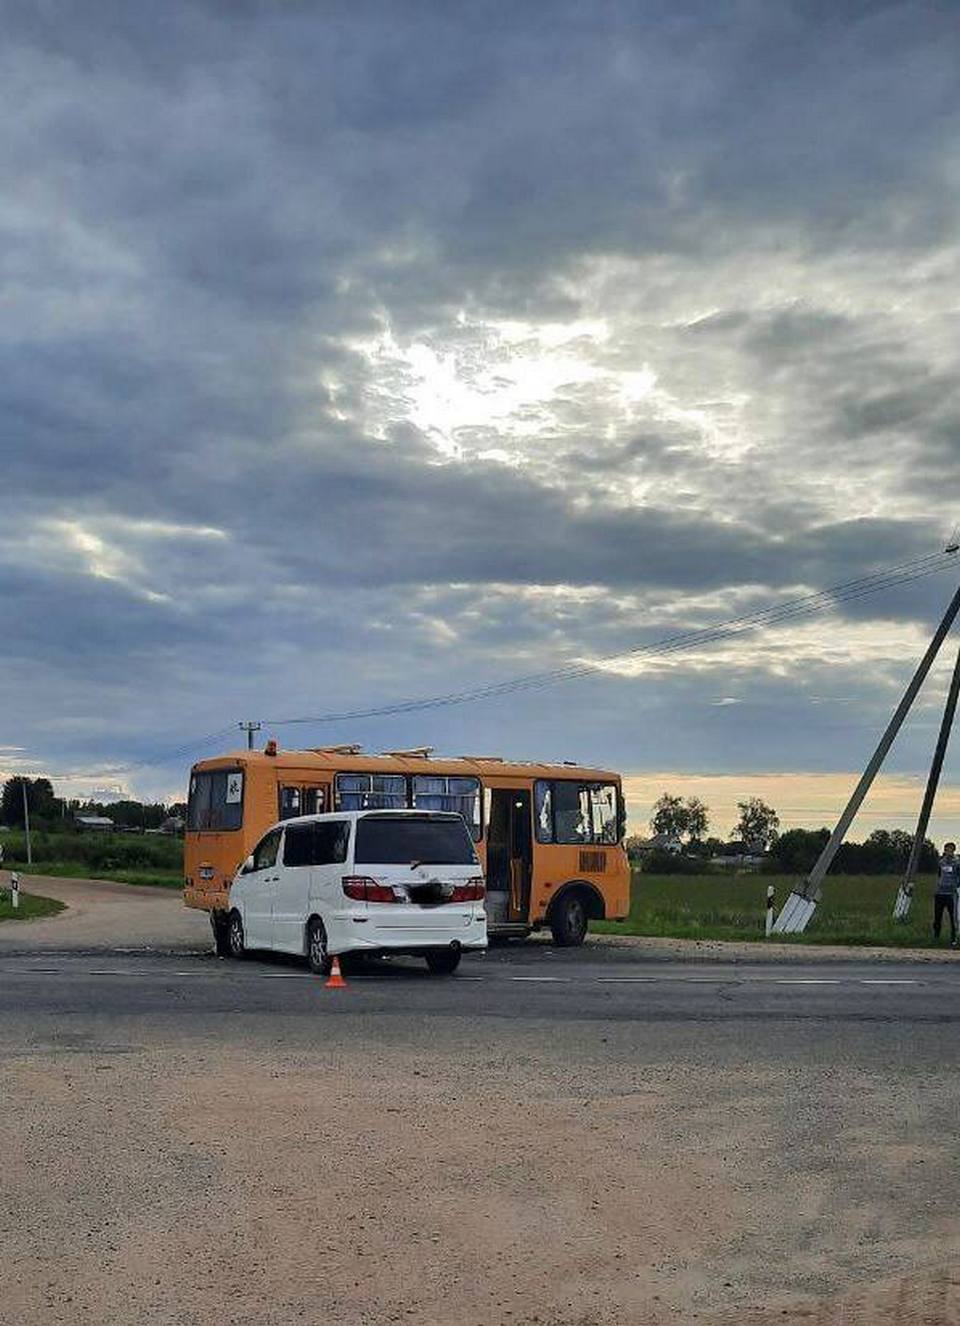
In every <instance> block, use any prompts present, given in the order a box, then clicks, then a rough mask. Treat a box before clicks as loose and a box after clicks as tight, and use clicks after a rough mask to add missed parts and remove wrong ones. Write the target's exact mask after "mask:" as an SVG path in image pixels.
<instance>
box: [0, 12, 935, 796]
mask: <svg viewBox="0 0 960 1326" xmlns="http://www.w3.org/2000/svg"><path fill="white" fill-rule="evenodd" d="M4 8H5V18H6V22H5V34H6V38H7V40H6V42H5V46H4V51H3V54H2V56H0V61H2V69H0V72H2V78H0V97H2V98H3V99H4V100H5V102H6V107H5V109H6V114H5V116H4V124H5V126H6V128H5V133H4V135H3V138H2V143H0V152H2V164H3V167H4V173H5V177H6V178H7V180H8V181H10V182H11V187H9V188H8V189H7V190H6V191H5V195H4V199H3V201H2V203H0V230H2V239H3V249H2V251H3V255H4V257H3V264H4V281H3V310H4V316H3V319H2V323H0V327H2V340H0V355H2V359H3V363H2V370H3V371H2V374H0V401H2V412H3V415H2V417H3V424H2V434H0V437H2V456H0V590H2V601H3V604H4V621H5V629H4V631H3V634H2V643H0V651H2V658H0V677H2V679H3V680H2V683H0V695H2V699H3V713H4V720H5V721H4V728H3V732H2V733H0V735H2V736H3V739H4V742H5V743H7V746H5V748H4V749H3V750H2V751H0V758H2V757H3V756H5V755H6V754H7V753H8V751H9V753H10V754H12V755H15V756H16V758H17V760H18V761H19V760H21V759H22V760H25V761H27V762H29V764H30V766H31V767H35V768H38V769H39V768H47V769H51V770H56V769H60V770H63V769H71V770H73V769H80V768H87V769H90V770H94V769H100V768H103V767H105V766H113V765H117V764H120V765H126V764H139V763H140V762H146V763H144V764H143V765H142V767H139V768H138V769H137V771H136V773H135V774H131V778H133V780H134V782H135V785H136V786H137V788H138V789H140V790H142V791H143V792H145V793H150V792H152V791H167V790H168V789H170V788H171V787H173V786H177V785H178V782H179V781H182V778H183V766H184V763H185V762H187V758H188V757H183V756H177V757H176V758H174V759H171V760H168V761H166V762H163V761H161V762H160V763H159V764H155V763H153V761H154V760H155V757H156V755H157V754H158V753H160V752H163V751H164V750H167V749H172V748H175V747H180V746H186V745H188V744H189V743H190V742H191V741H196V740H197V739H198V738H199V737H201V736H202V735H203V734H206V733H209V732H211V731H214V730H217V729H221V728H227V727H230V726H231V725H232V724H235V723H236V722H237V720H239V719H241V718H244V717H257V716H265V717H268V716H282V715H284V714H288V713H291V712H293V713H309V712H317V711H325V710H331V709H336V708H346V709H350V708H357V707H363V706H365V705H371V704H374V703H381V702H389V701H391V700H396V699H400V698H405V697H408V696H417V695H424V694H430V693H433V692H449V691H452V690H456V689H459V688H461V687H471V686H475V685H478V684H483V683H485V682H496V681H498V680H502V679H504V678H507V677H510V676H513V675H516V674H518V673H524V672H530V671H540V670H547V669H551V668H555V667H563V666H565V665H567V664H569V663H584V664H585V665H586V669H587V675H586V676H584V677H583V678H582V679H580V680H578V681H575V682H570V683H566V684H565V685H564V686H563V687H562V688H558V689H556V690H544V691H540V692H537V693H535V694H530V695H527V696H525V697H523V698H522V699H521V700H520V701H519V702H518V700H517V699H516V698H513V699H509V698H508V699H502V700H491V701H486V702H483V703H475V704H472V705H470V706H465V707H462V708H458V709H445V710H438V711H436V712H435V713H431V714H423V715H420V716H416V715H411V716H408V717H395V718H392V719H390V720H385V721H380V722H377V723H375V724H374V723H368V724H364V725H360V727H359V728H357V727H351V728H350V729H349V730H347V729H346V728H344V729H342V730H341V728H339V727H337V726H336V725H332V726H328V727H326V728H324V729H323V730H322V731H320V730H317V731H309V730H304V731H298V733H297V739H298V740H309V741H313V742H318V741H336V740H350V739H352V740H360V741H364V742H366V743H367V744H368V745H370V746H373V747H384V746H391V745H407V744H421V743H422V742H430V743H433V744H435V745H436V746H438V747H439V748H441V749H444V750H449V751H457V750H461V749H482V750H498V749H499V750H502V751H503V753H504V754H512V755H517V756H521V757H525V756H543V757H553V756H561V757H562V756H565V757H569V758H577V759H581V760H584V761H592V762H597V763H602V764H609V765H612V766H614V767H619V768H623V769H624V770H626V771H633V772H635V773H638V774H639V773H640V772H642V771H643V770H657V769H663V768H670V769H680V770H682V769H698V770H701V771H708V772H715V773H719V772H735V771H737V770H751V769H753V770H756V769H759V770H765V771H768V772H771V773H772V772H777V771H796V770H811V771H821V772H824V773H830V772H836V771H842V770H849V769H852V768H856V767H857V766H858V764H859V762H860V761H861V760H862V758H863V757H864V756H865V754H866V753H867V751H868V750H869V748H870V746H871V744H872V740H873V737H874V735H875V733H876V731H877V729H878V728H879V727H880V726H881V725H882V723H883V721H884V719H885V717H886V715H887V713H888V712H889V709H890V708H891V706H892V703H893V702H894V700H895V698H896V695H897V691H898V688H900V687H902V685H903V683H904V681H905V679H906V676H907V675H908V674H909V671H910V669H911V667H912V665H913V663H914V660H915V658H916V657H917V655H918V653H919V652H920V651H921V649H922V647H923V642H924V638H925V635H926V634H927V633H928V631H929V628H930V625H931V623H932V621H933V620H934V619H935V618H936V616H937V615H938V612H939V609H940V605H941V603H942V602H943V600H944V599H945V597H946V595H947V593H948V592H949V588H950V583H949V578H946V579H945V578H940V579H937V578H933V579H931V580H930V581H923V582H920V583H917V584H913V585H908V586H904V587H902V588H900V589H898V590H896V591H892V592H889V593H887V594H885V595H878V596H873V597H868V598H865V599H862V600H857V601H854V602H851V603H848V604H838V605H836V606H835V607H834V609H833V610H832V611H828V612H826V613H825V614H824V615H823V616H822V617H820V618H818V619H817V620H816V621H814V622H805V623H802V624H799V623H798V624H794V625H793V626H790V627H784V628H782V629H778V630H770V631H766V632H758V633H756V634H755V635H753V636H750V637H742V638H740V639H738V640H736V641H733V642H729V641H728V642H723V643H719V644H716V645H713V646H709V647H703V648H700V649H696V650H691V651H690V652H689V653H685V654H678V655H675V656H673V657H671V658H669V660H658V661H656V662H652V661H649V660H647V661H642V660H639V661H634V662H630V663H613V664H601V663H600V662H599V660H601V659H603V658H606V657H608V656H610V655H613V654H616V653H618V652H622V651H625V650H628V649H630V648H632V647H633V646H636V645H637V644H640V643H643V642H644V641H653V640H656V639H658V638H661V637H662V636H664V635H666V634H672V633H675V632H677V631H681V630H684V629H696V628H699V627H702V626H706V625H709V624H710V623H712V622H714V621H717V620H720V619H722V618H724V617H727V616H730V615H732V614H736V613H738V612H744V611H755V610H758V609H761V608H763V607H764V606H769V605H772V604H774V603H776V602H778V601H780V600H781V599H784V598H789V597H793V596H795V595H798V594H802V593H804V592H809V591H810V590H811V589H817V588H820V587H821V586H824V585H829V584H832V583H837V582H840V581H844V580H847V579H850V578H852V577H854V576H856V575H858V574H862V573H864V572H866V571H869V570H870V569H872V568H874V567H876V566H878V565H887V564H893V563H897V562H900V561H903V560H905V559H907V558H911V557H914V556H917V555H921V554H923V553H926V552H929V551H933V550H935V549H936V548H937V547H938V546H940V545H941V544H942V542H943V539H944V537H945V536H946V535H947V534H948V533H949V530H950V528H951V526H952V525H953V523H954V516H955V513H954V510H953V506H954V503H953V500H952V495H953V491H954V484H953V480H954V479H955V478H956V477H957V471H958V454H957V452H958V434H960V394H958V383H960V379H958V374H957V369H956V354H955V347H956V335H957V329H956V306H957V286H958V265H960V246H958V242H957V239H956V236H957V233H958V228H957V219H958V218H957V206H958V204H957V198H958V193H957V170H956V161H957V141H958V124H960V120H958V100H960V91H958V85H957V79H956V69H957V66H958V57H960V49H958V48H960V29H958V28H957V25H956V23H955V21H954V16H953V15H952V14H951V13H950V11H949V10H948V9H940V10H937V9H935V8H933V7H921V8H918V7H917V6H915V5H897V4H884V5H875V4H868V3H864V4H856V5H845V6H839V7H833V8H831V7H824V6H806V7H805V6H796V5H793V4H787V3H776V0H774V2H773V3H769V2H764V3H760V2H759V0H757V2H756V3H747V4H745V5H740V6H738V7H736V9H735V10H727V9H718V8H717V7H716V6H713V5H707V4H703V5H696V4H694V5H687V6H684V7H683V10H682V12H681V11H678V10H677V9H676V7H675V6H672V5H656V4H642V5H636V4H626V3H622V4H618V3H602V4H597V5H593V6H589V7H584V6H583V5H582V4H577V3H569V4H564V3H558V4H549V5H548V4H539V3H532V4H525V5H522V6H512V7H501V6H493V7H491V6H479V7H477V6H473V7H465V6H456V5H447V4H444V5H441V4H439V3H438V4H429V3H427V4H424V3H416V4H414V3H405V2H404V0H399V2H398V0H394V2H393V3H390V4H386V3H383V4H380V3H374V4H371V5H364V6H360V7H358V6H356V5H346V4H343V5H341V4H337V3H333V4H329V5H325V6H324V7H323V12H322V14H321V13H320V12H319V11H318V10H316V9H314V8H311V7H309V6H294V5H287V6H263V7H258V6H224V5H221V4H217V3H212V0H211V3H200V2H197V3H177V2H176V0H174V3H171V4H169V5H166V6H164V7H163V10H162V12H161V11H159V10H157V9H156V7H155V6H147V5H138V4H130V3H124V4H119V3H117V4H112V3H111V4H104V5H98V6H94V7H91V6H89V5H80V4H77V3H66V2H65V3H56V4H53V5H44V6H37V5H28V4H20V3H11V4H8V5H6V6H5V7H4ZM594 665H595V666H594ZM941 674H942V669H941V671H940V672H938V674H937V678H936V684H935V686H934V687H933V688H932V690H931V694H930V696H929V697H928V698H927V702H926V704H925V706H924V707H923V708H922V709H921V711H920V712H919V713H918V715H917V718H916V720H915V721H914V722H913V723H912V724H911V726H910V729H909V730H908V731H907V732H906V733H905V735H904V740H903V742H902V743H901V744H900V746H899V748H898V751H897V761H898V767H899V768H901V769H902V770H907V771H913V770H916V769H918V768H920V767H922V765H923V764H924V762H925V760H926V759H927V758H928V753H929V749H930V746H931V744H932V739H933V737H932V734H933V730H934V728H935V723H936V717H935V705H936V700H937V696H938V694H940V693H942V686H943V677H942V675H941ZM280 735H281V736H283V734H280ZM12 747H16V748H22V751H21V750H19V749H17V750H10V749H9V748H12ZM198 753H201V752H200V751H199V750H198ZM21 767H27V766H26V765H24V766H21Z"/></svg>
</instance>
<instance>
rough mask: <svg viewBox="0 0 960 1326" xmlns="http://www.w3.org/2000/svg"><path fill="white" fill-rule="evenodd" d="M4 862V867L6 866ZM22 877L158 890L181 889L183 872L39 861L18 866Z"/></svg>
mask: <svg viewBox="0 0 960 1326" xmlns="http://www.w3.org/2000/svg"><path fill="white" fill-rule="evenodd" d="M6 864H7V863H6V862H4V865H5V866H6ZM17 869H18V870H19V871H20V873H21V874H24V875H56V876H58V877H60V878H62V879H108V880H112V881H113V882H114V883H115V884H149V885H152V886H153V887H154V888H160V889H182V888H183V872H182V871H177V872H176V873H173V872H171V871H169V870H139V869H137V868H136V867H130V869H118V870H97V869H95V868H94V867H92V866H90V865H87V864H86V863H85V862H83V861H41V862H40V863H39V864H37V865H32V866H28V865H19V866H18V867H17Z"/></svg>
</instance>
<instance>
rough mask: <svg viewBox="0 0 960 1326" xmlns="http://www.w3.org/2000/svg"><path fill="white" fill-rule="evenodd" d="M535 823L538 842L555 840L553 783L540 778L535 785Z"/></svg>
mask: <svg viewBox="0 0 960 1326" xmlns="http://www.w3.org/2000/svg"><path fill="white" fill-rule="evenodd" d="M533 805H534V823H535V824H536V826H537V842H538V843H552V842H553V784H552V783H548V782H545V781H544V779H542V778H538V779H537V781H536V782H535V783H534V785H533Z"/></svg>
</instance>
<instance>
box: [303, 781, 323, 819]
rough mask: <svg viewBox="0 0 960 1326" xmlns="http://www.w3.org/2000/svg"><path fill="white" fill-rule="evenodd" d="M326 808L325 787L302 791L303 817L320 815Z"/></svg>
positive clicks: (306, 788)
mask: <svg viewBox="0 0 960 1326" xmlns="http://www.w3.org/2000/svg"><path fill="white" fill-rule="evenodd" d="M326 808H327V789H326V788H325V787H305V788H304V789H303V813H304V815H322V814H323V813H324V811H325V810H326Z"/></svg>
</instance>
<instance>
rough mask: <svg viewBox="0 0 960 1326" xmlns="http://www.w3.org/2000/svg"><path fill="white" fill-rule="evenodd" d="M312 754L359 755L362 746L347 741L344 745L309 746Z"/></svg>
mask: <svg viewBox="0 0 960 1326" xmlns="http://www.w3.org/2000/svg"><path fill="white" fill-rule="evenodd" d="M310 749H311V750H312V751H313V753H314V755H359V754H360V752H361V751H362V750H363V747H362V746H357V745H355V744H352V743H349V742H348V743H347V745H345V746H311V748H310Z"/></svg>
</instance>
